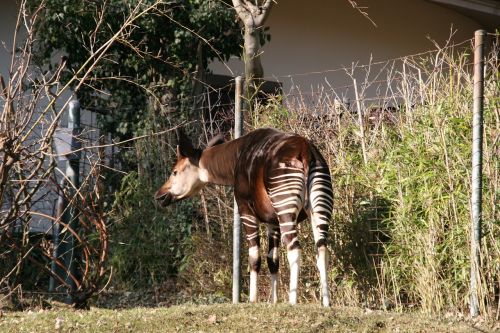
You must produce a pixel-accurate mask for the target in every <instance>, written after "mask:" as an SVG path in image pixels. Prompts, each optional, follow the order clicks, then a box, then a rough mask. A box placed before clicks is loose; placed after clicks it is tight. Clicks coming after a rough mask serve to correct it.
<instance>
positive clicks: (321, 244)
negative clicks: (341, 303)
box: [308, 165, 333, 306]
mask: <svg viewBox="0 0 500 333" xmlns="http://www.w3.org/2000/svg"><path fill="white" fill-rule="evenodd" d="M308 183H309V200H310V203H311V208H310V212H309V219H310V220H311V224H312V229H313V234H314V241H315V244H316V247H317V250H318V253H317V257H316V265H317V266H318V271H319V276H320V282H321V298H322V303H323V306H330V295H329V292H328V270H327V260H328V258H327V257H328V249H327V247H326V239H327V236H328V223H329V222H330V218H331V216H332V210H333V192H332V184H331V177H330V172H329V170H328V168H327V167H326V166H324V165H321V166H316V167H314V168H311V170H310V173H309V180H308Z"/></svg>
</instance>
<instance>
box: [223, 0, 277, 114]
mask: <svg viewBox="0 0 500 333" xmlns="http://www.w3.org/2000/svg"><path fill="white" fill-rule="evenodd" d="M232 1H233V6H234V9H235V10H236V13H237V14H238V17H239V19H240V20H241V22H242V23H243V25H244V29H245V35H244V43H245V45H244V54H243V60H244V63H245V94H246V96H247V98H248V99H250V100H251V99H253V98H255V94H256V92H257V90H258V89H257V87H258V85H259V84H260V82H259V81H260V80H261V79H262V78H263V76H264V69H263V67H262V63H261V60H260V56H261V50H260V47H261V44H262V43H261V34H262V27H263V26H264V24H265V22H266V20H267V17H268V16H269V13H270V11H271V8H272V6H273V1H272V0H255V1H251V0H232ZM250 104H251V103H250Z"/></svg>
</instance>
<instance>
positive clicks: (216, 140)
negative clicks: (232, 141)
mask: <svg viewBox="0 0 500 333" xmlns="http://www.w3.org/2000/svg"><path fill="white" fill-rule="evenodd" d="M224 142H226V140H225V137H224V134H223V133H219V134H217V135H216V136H214V137H213V138H211V139H210V141H208V143H207V148H210V147H213V146H217V145H220V144H221V143H224Z"/></svg>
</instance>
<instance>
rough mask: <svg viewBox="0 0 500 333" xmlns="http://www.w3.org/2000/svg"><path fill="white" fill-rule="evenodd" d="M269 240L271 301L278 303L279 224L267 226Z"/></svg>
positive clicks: (268, 257)
mask: <svg viewBox="0 0 500 333" xmlns="http://www.w3.org/2000/svg"><path fill="white" fill-rule="evenodd" d="M267 240H268V242H267V243H268V244H269V251H268V253H267V267H269V272H270V273H271V303H272V304H276V303H277V302H278V271H279V266H280V261H279V246H280V229H279V227H278V226H270V225H268V226H267Z"/></svg>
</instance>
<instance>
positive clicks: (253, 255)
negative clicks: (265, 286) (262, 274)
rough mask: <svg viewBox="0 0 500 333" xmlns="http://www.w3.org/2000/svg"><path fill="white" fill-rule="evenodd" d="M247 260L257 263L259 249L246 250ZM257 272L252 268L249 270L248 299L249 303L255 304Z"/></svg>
mask: <svg viewBox="0 0 500 333" xmlns="http://www.w3.org/2000/svg"><path fill="white" fill-rule="evenodd" d="M248 259H249V262H256V261H259V259H260V256H259V247H258V246H253V247H251V248H249V249H248ZM258 276H259V272H258V271H257V270H256V269H254V268H253V267H251V268H250V292H249V299H250V303H255V302H257V280H258Z"/></svg>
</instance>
